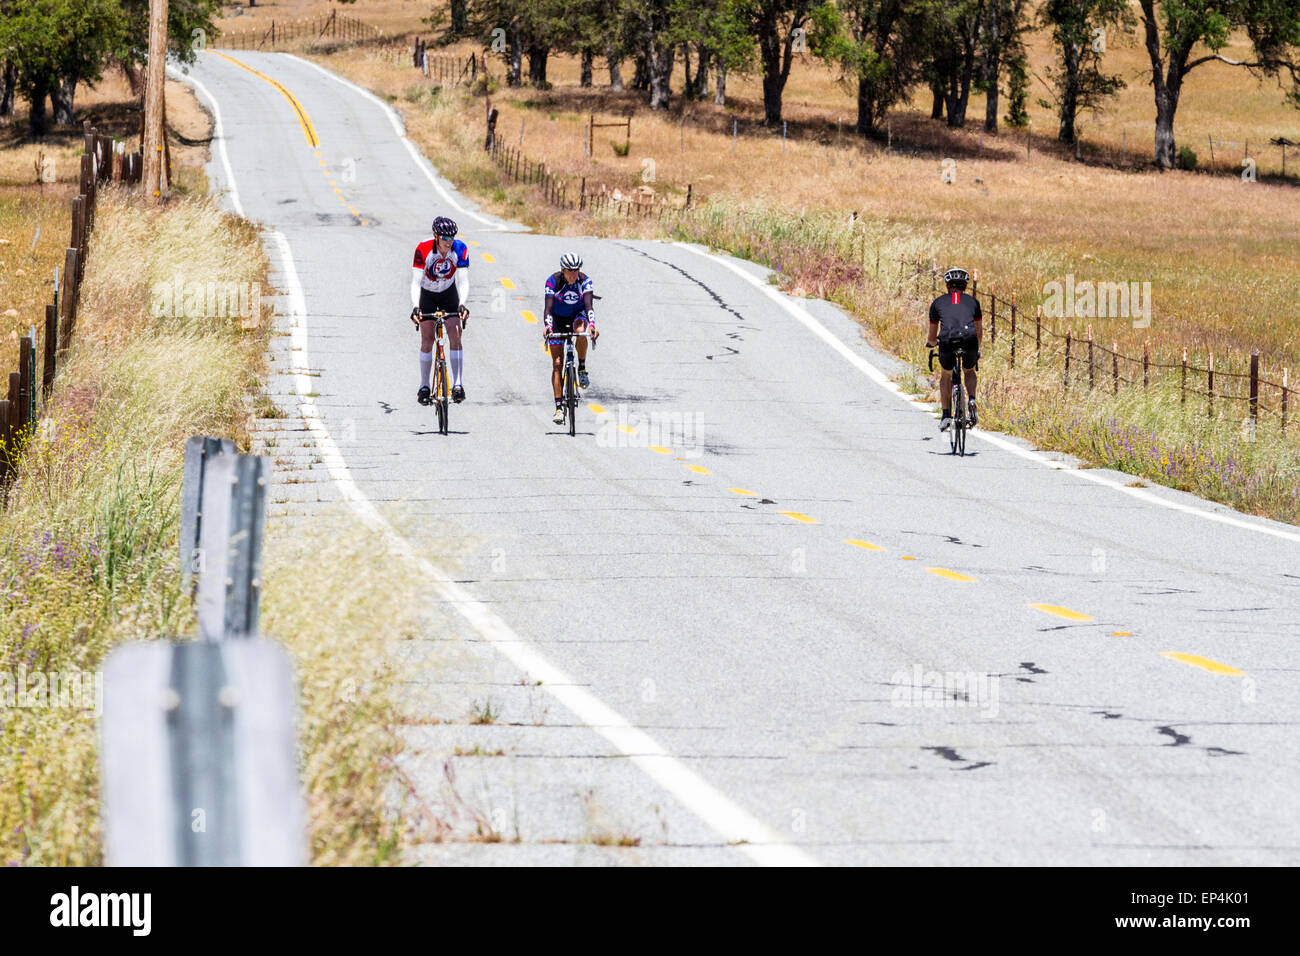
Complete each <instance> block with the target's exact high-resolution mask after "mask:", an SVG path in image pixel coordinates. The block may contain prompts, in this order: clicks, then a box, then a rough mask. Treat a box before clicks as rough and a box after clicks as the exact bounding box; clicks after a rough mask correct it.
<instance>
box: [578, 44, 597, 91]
mask: <svg viewBox="0 0 1300 956" xmlns="http://www.w3.org/2000/svg"><path fill="white" fill-rule="evenodd" d="M595 59H596V53H595V51H594V50H592V49H591V47H585V48H583V51H582V78H581V79H580V80H579V81H578V85H579V86H591V65H592V63H593V62H594V61H595Z"/></svg>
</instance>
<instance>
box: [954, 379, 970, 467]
mask: <svg viewBox="0 0 1300 956" xmlns="http://www.w3.org/2000/svg"><path fill="white" fill-rule="evenodd" d="M953 374H954V375H958V376H960V375H961V374H962V371H961V366H960V365H958V366H957V369H956V370H955V371H954V372H953ZM967 414H968V412H967V410H966V384H965V381H964V380H962V379H958V380H957V381H956V382H954V383H953V386H952V453H953V454H954V455H961V456H962V457H965V455H966V421H967V418H966V416H967Z"/></svg>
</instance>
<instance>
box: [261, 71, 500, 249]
mask: <svg viewBox="0 0 1300 956" xmlns="http://www.w3.org/2000/svg"><path fill="white" fill-rule="evenodd" d="M281 55H282V56H285V57H288V58H289V59H290V60H296V61H297V62H299V63H301V64H303V65H304V66H309V67H311V68H312V69H313V70H315V71H317V72H318V73H320V74H321V75H322V76H327V77H329V78H330V79H331V80H333V81H334V82H335V83H342V84H343V85H344V86H346V87H347V88H348V89H350V90H352V91H353V92H355V93H358V94H360V95H361V96H364V97H365V98H366V99H368V100H370V101H371V102H372V103H374V104H376V105H377V106H379V108H380V109H382V110H383V111H384V114H385V115H386V116H387V117H388V121H389V122H390V123H392V124H393V132H395V133H396V134H397V136H398V138H399V139H400V140H401V141H402V145H403V146H405V147H406V151H407V152H408V153H410V154H411V159H412V160H413V161H414V162H415V165H416V166H418V167H419V169H420V172H422V173H424V176H425V178H426V179H428V180H429V182H430V183H432V184H433V188H434V189H436V190H437V191H438V192H439V193H440V194H441V195H442V198H443V199H444V200H446V201H447V202H448V203H450V204H451V205H452V206H454V207H455V208H456V209H459V210H460V211H461V213H463V214H464V215H466V216H469V217H470V218H472V219H477V220H478V221H479V222H481V223H483V225H485V226H487V227H488V228H489V229H497V230H500V231H502V232H505V231H507V229H508V228H509V227H507V226H505V225H502V224H501V223H499V222H493V221H492V220H490V219H487V218H485V217H484V216H482V215H480V214H479V213H476V212H474V211H473V210H472V209H466V208H465V207H464V206H463V205H462V204H461V203H460V202H459V201H458V200H457V199H456V198H455V197H454V196H453V195H452V194H451V193H450V192H448V191H447V189H446V187H444V186H443V185H442V183H440V182H438V177H437V176H436V175H434V172H433V167H432V165H431V164H430V163H429V161H428V160H427V159H425V158H424V157H423V156H422V155H420V151H419V150H418V149H416V148H415V144H414V143H412V142H411V141H410V139H408V138H407V136H406V129H405V127H403V125H402V119H401V117H400V116H398V115H397V111H396V110H395V109H393V108H392V107H391V106H389V105H388V104H387V103H385V102H384V101H383V100H381V99H380V98H379V97H377V96H375V94H374V93H371V92H370V91H369V90H367V89H364V88H363V87H360V86H358V85H357V84H355V83H353V82H352V81H351V80H345V79H344V78H343V77H341V76H339V75H338V74H337V73H331V72H330V71H329V70H327V69H325V68H324V67H322V66H321V65H320V64H318V63H313V62H311V61H310V60H304V59H303V58H302V57H299V56H294V55H293V54H292V53H284V54H281Z"/></svg>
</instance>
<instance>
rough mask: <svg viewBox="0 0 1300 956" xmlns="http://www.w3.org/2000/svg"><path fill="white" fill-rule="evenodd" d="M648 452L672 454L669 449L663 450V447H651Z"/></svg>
mask: <svg viewBox="0 0 1300 956" xmlns="http://www.w3.org/2000/svg"><path fill="white" fill-rule="evenodd" d="M650 450H651V451H653V452H656V453H657V454H660V455H671V454H672V453H673V450H672V449H671V448H665V447H664V446H663V445H651V446H650Z"/></svg>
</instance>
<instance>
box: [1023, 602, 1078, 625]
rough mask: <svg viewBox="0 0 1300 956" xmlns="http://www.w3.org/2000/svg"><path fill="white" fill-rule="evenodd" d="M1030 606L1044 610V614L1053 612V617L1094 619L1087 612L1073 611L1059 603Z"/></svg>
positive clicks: (1072, 619)
mask: <svg viewBox="0 0 1300 956" xmlns="http://www.w3.org/2000/svg"><path fill="white" fill-rule="evenodd" d="M1029 606H1030V607H1032V608H1033V609H1034V610H1036V611H1042V612H1043V613H1044V614H1051V615H1052V616H1053V617H1061V618H1065V620H1067V621H1091V620H1092V618H1091V617H1090V616H1089V615H1087V614H1081V613H1080V612H1078V611H1071V610H1070V609H1069V608H1068V607H1061V606H1060V605H1059V604H1031V605H1029Z"/></svg>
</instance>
